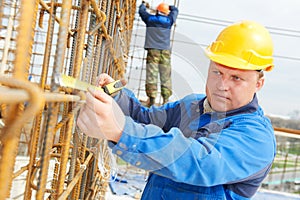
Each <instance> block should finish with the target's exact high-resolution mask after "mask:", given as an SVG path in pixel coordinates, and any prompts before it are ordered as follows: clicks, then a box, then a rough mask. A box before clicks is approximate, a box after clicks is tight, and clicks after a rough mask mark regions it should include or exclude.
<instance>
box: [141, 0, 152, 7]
mask: <svg viewBox="0 0 300 200" xmlns="http://www.w3.org/2000/svg"><path fill="white" fill-rule="evenodd" d="M142 4H145V6H146V8H150V4H149V3H148V2H146V1H142Z"/></svg>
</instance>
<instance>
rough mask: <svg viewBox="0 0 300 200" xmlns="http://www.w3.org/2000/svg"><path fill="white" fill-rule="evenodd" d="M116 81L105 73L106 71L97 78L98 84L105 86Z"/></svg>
mask: <svg viewBox="0 0 300 200" xmlns="http://www.w3.org/2000/svg"><path fill="white" fill-rule="evenodd" d="M114 81H115V80H114V79H113V78H112V77H111V76H110V75H108V74H105V73H102V74H100V75H99V76H98V77H97V79H96V83H97V86H100V87H103V86H105V85H107V84H109V83H112V82H114Z"/></svg>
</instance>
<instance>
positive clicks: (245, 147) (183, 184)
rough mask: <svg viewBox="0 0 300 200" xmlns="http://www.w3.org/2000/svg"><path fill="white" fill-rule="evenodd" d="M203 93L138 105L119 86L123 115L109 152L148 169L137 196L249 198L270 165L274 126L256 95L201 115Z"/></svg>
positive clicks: (154, 197) (274, 143) (273, 152)
mask: <svg viewBox="0 0 300 200" xmlns="http://www.w3.org/2000/svg"><path fill="white" fill-rule="evenodd" d="M205 98H206V96H205V95H200V94H191V95H188V96H186V97H185V98H183V99H181V100H179V101H175V102H170V103H167V104H165V105H163V106H161V107H156V106H152V107H151V108H146V107H143V106H142V105H141V104H140V103H139V101H138V100H137V98H136V97H135V96H134V94H133V93H132V92H131V91H130V90H128V89H123V90H122V91H121V92H120V93H119V94H118V95H117V96H116V97H115V100H116V102H117V103H118V104H119V105H120V107H121V108H122V110H123V112H124V113H125V115H126V123H125V127H124V130H123V132H122V136H121V138H120V140H119V142H118V143H116V144H112V143H110V146H111V148H112V150H113V153H115V154H117V155H118V156H120V157H121V158H122V159H123V160H125V161H127V162H128V163H130V164H132V165H134V166H136V167H139V168H142V169H145V170H149V171H150V176H149V179H148V182H147V185H146V187H145V189H144V192H143V195H142V199H147V200H153V199H155V200H158V199H166V200H171V199H172V200H173V199H185V200H189V199H206V200H209V199H214V200H216V199H250V198H251V197H252V196H253V195H254V194H255V192H256V191H257V189H258V188H259V186H260V184H261V182H262V181H263V179H264V178H265V177H266V175H267V173H268V172H269V170H270V169H271V165H272V162H273V159H274V157H275V153H276V141H275V136H274V130H273V128H272V125H271V123H270V120H269V119H268V118H266V117H265V116H264V113H263V111H262V109H261V108H260V107H259V105H258V101H257V98H256V95H254V98H253V100H252V101H251V102H250V103H249V104H247V105H245V106H243V107H241V108H239V109H236V110H232V111H228V112H226V113H225V112H224V113H222V112H209V113H203V102H204V100H205Z"/></svg>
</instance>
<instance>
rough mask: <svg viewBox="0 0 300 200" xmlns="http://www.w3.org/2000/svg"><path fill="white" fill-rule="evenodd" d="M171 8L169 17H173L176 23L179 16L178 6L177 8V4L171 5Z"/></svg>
mask: <svg viewBox="0 0 300 200" xmlns="http://www.w3.org/2000/svg"><path fill="white" fill-rule="evenodd" d="M169 9H170V13H169V17H171V19H172V21H173V23H175V21H176V19H177V16H178V8H176V7H175V6H169Z"/></svg>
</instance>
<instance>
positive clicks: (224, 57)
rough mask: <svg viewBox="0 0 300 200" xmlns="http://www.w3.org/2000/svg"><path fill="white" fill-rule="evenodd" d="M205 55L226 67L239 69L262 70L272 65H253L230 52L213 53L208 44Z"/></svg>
mask: <svg viewBox="0 0 300 200" xmlns="http://www.w3.org/2000/svg"><path fill="white" fill-rule="evenodd" d="M204 52H205V55H206V56H207V57H208V58H209V59H210V60H212V61H214V62H216V63H219V64H222V65H225V66H227V67H231V68H235V69H241V70H264V71H271V70H272V69H273V67H274V65H262V66H258V65H253V64H251V63H249V62H246V61H245V60H243V59H240V58H237V57H236V56H232V55H230V54H224V53H217V54H216V53H213V52H212V51H210V46H209V47H207V48H206V49H205V50H204Z"/></svg>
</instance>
